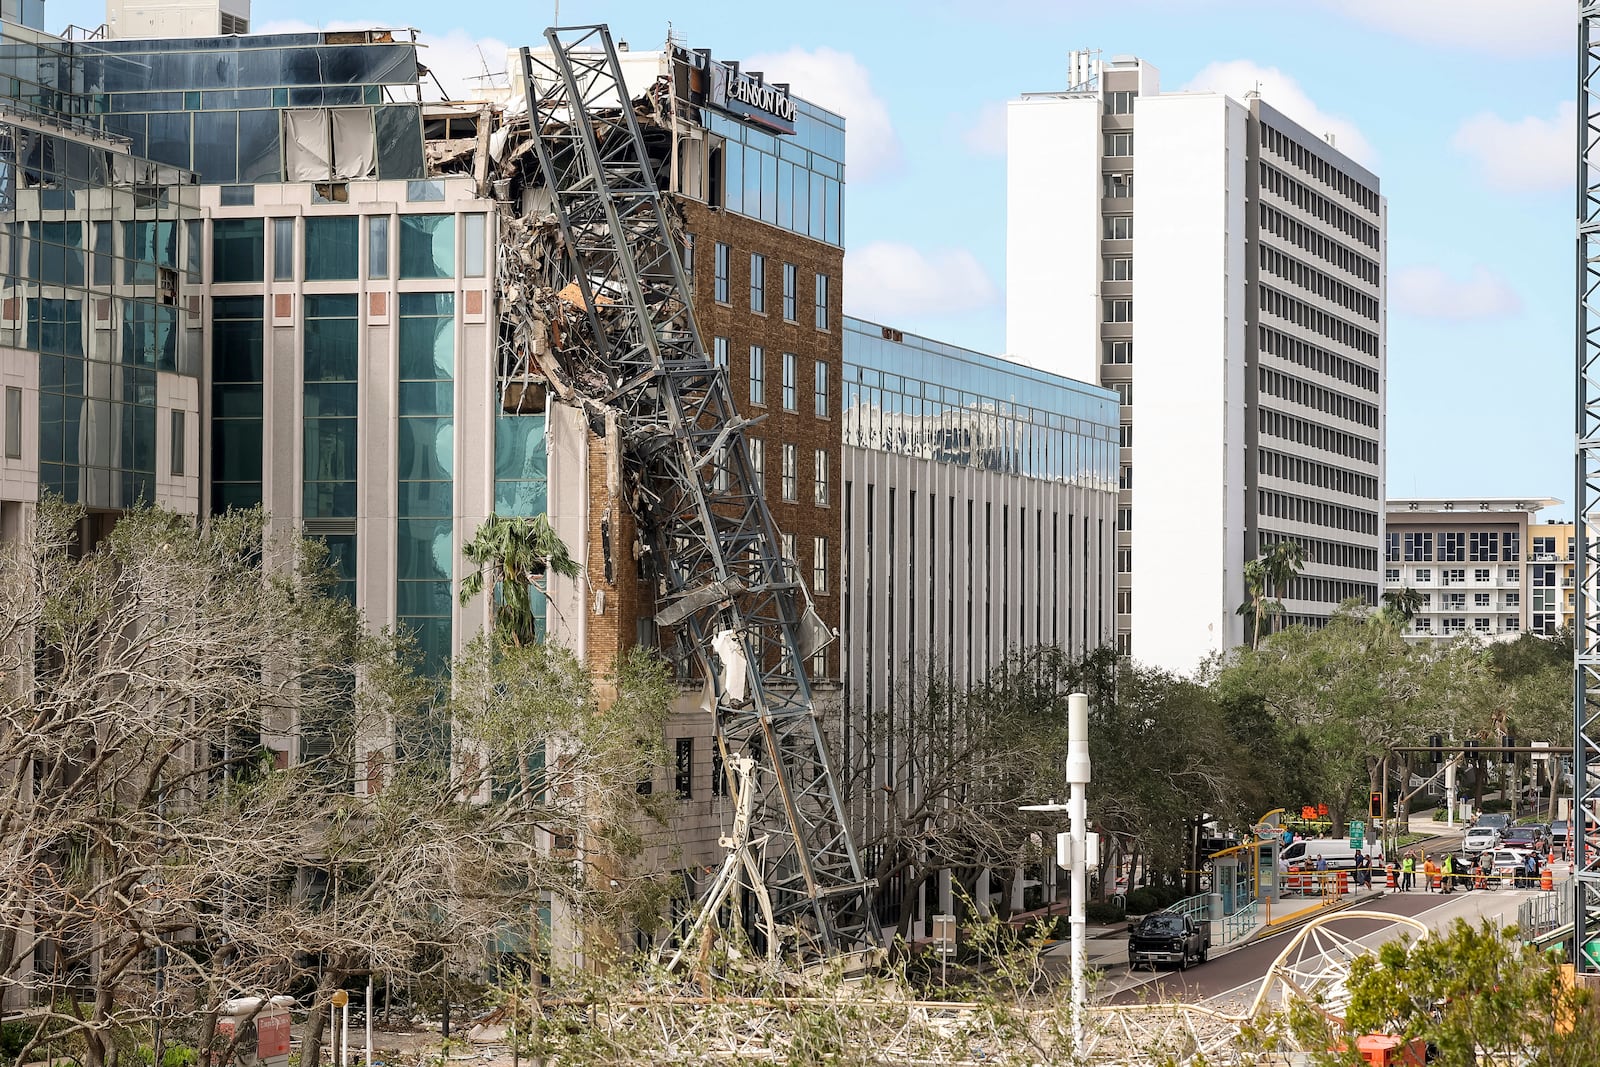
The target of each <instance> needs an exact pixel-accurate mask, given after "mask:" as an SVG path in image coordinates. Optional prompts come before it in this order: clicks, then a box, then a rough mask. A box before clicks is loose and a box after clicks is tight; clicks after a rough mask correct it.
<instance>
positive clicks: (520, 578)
mask: <svg viewBox="0 0 1600 1067" xmlns="http://www.w3.org/2000/svg"><path fill="white" fill-rule="evenodd" d="M461 551H462V553H463V554H464V555H465V556H466V557H467V559H468V560H470V561H472V562H473V563H474V564H476V565H477V568H478V569H477V570H475V571H473V572H472V573H471V574H469V575H467V576H466V577H465V578H463V579H461V603H462V604H463V605H465V604H466V603H467V602H468V601H470V600H471V599H472V598H473V597H475V596H477V595H478V594H479V593H481V592H483V586H484V573H485V572H486V571H487V572H488V573H489V574H490V575H491V577H492V582H493V585H492V589H493V591H494V593H495V600H496V603H495V611H494V615H495V629H496V630H497V631H499V632H500V634H501V635H502V636H503V637H505V638H507V639H509V640H510V641H511V642H512V643H513V644H515V645H516V646H518V647H519V648H520V647H522V646H523V645H525V644H529V643H531V642H533V641H534V640H536V638H537V633H536V630H535V624H534V617H533V583H534V580H535V579H537V578H539V577H541V576H543V575H544V573H545V571H546V570H553V571H555V572H556V573H557V574H559V575H561V576H562V577H563V578H576V577H577V576H578V570H579V568H578V563H577V561H576V560H574V559H573V558H572V556H571V554H570V553H568V551H567V545H566V542H565V541H563V540H561V535H560V534H558V533H556V531H555V528H554V527H552V526H551V525H550V520H549V519H547V518H545V516H543V515H535V516H534V517H533V518H531V519H529V518H501V517H500V516H498V515H490V516H489V517H488V518H487V519H485V520H484V521H483V525H482V526H479V527H478V531H477V533H475V534H473V535H472V540H471V541H469V542H467V543H466V545H464V546H463V547H462V549H461Z"/></svg>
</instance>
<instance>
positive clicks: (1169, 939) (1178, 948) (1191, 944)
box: [1128, 911, 1211, 971]
mask: <svg viewBox="0 0 1600 1067" xmlns="http://www.w3.org/2000/svg"><path fill="white" fill-rule="evenodd" d="M1210 954H1211V924H1210V923H1200V922H1195V920H1194V917H1193V916H1190V915H1180V914H1178V913H1177V912H1174V911H1158V912H1156V913H1155V914H1153V915H1146V916H1145V917H1144V918H1143V919H1140V920H1139V923H1138V925H1136V926H1134V927H1132V928H1131V929H1130V930H1129V931H1128V969H1129V970H1137V969H1138V968H1139V967H1140V966H1141V965H1143V964H1149V965H1150V966H1151V967H1154V966H1155V965H1156V964H1158V963H1172V964H1176V965H1177V967H1178V970H1180V971H1181V970H1184V969H1185V968H1187V967H1188V966H1189V962H1190V961H1191V960H1193V961H1194V962H1196V963H1204V962H1205V961H1206V958H1207V957H1208V956H1209V955H1210Z"/></svg>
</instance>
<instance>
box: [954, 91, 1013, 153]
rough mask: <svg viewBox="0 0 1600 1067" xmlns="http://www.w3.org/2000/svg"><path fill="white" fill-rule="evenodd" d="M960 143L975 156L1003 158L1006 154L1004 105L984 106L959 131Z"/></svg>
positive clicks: (989, 104)
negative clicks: (968, 123)
mask: <svg viewBox="0 0 1600 1067" xmlns="http://www.w3.org/2000/svg"><path fill="white" fill-rule="evenodd" d="M961 141H962V143H963V144H965V145H966V146H967V150H968V151H970V152H971V153H972V154H973V155H975V156H1003V155H1005V154H1006V105H1005V103H1004V102H995V101H991V102H989V103H987V104H984V105H983V107H982V108H980V109H979V110H978V113H977V115H975V116H973V119H972V122H971V124H970V125H968V126H967V128H966V129H964V130H962V131H961Z"/></svg>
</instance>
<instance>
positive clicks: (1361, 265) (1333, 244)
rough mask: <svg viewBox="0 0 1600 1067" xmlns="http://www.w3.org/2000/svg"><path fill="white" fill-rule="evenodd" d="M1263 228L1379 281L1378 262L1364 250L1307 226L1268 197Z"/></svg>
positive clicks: (1364, 277)
mask: <svg viewBox="0 0 1600 1067" xmlns="http://www.w3.org/2000/svg"><path fill="white" fill-rule="evenodd" d="M1260 217H1261V228H1262V229H1263V230H1266V231H1267V232H1268V233H1270V234H1274V235H1275V236H1278V237H1282V238H1283V239H1284V240H1285V241H1288V242H1289V243H1290V244H1293V245H1295V246H1297V247H1299V248H1300V249H1302V250H1304V251H1306V252H1310V253H1311V254H1312V255H1314V256H1316V257H1317V258H1319V259H1322V260H1324V261H1326V262H1328V263H1331V264H1333V265H1334V266H1336V267H1338V268H1339V269H1340V270H1342V271H1344V272H1346V273H1348V274H1354V275H1355V276H1356V277H1357V278H1360V279H1361V280H1362V281H1364V282H1367V283H1368V284H1369V285H1377V284H1378V277H1379V274H1380V271H1379V269H1378V262H1377V260H1374V259H1368V258H1367V257H1366V256H1364V255H1362V254H1361V253H1360V252H1357V251H1355V250H1354V249H1351V248H1346V247H1345V246H1344V245H1342V244H1340V243H1339V242H1338V241H1335V240H1334V239H1333V238H1331V237H1329V236H1328V235H1327V234H1325V233H1323V232H1322V231H1321V230H1319V229H1317V228H1315V227H1314V226H1307V225H1306V224H1305V223H1303V222H1301V221H1300V220H1299V219H1297V218H1295V217H1294V216H1292V215H1290V214H1288V213H1287V212H1283V211H1279V210H1278V209H1277V208H1275V207H1273V206H1272V205H1271V204H1269V203H1267V202H1266V201H1262V202H1261V216H1260Z"/></svg>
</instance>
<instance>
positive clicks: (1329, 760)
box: [1213, 606, 1418, 830]
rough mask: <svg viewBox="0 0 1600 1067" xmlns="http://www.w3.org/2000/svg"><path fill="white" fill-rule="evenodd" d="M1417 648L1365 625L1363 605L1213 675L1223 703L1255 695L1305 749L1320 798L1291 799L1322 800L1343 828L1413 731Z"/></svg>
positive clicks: (1282, 635)
mask: <svg viewBox="0 0 1600 1067" xmlns="http://www.w3.org/2000/svg"><path fill="white" fill-rule="evenodd" d="M1416 670H1418V662H1416V654H1414V651H1413V648H1411V646H1410V645H1406V641H1405V640H1403V638H1402V637H1400V635H1398V632H1395V630H1394V629H1390V627H1373V625H1368V624H1366V613H1365V611H1363V609H1358V608H1355V606H1352V608H1346V609H1341V611H1338V613H1334V616H1333V617H1331V619H1330V621H1328V625H1325V627H1322V629H1317V630H1312V629H1307V627H1299V625H1296V627H1290V629H1286V630H1282V632H1278V633H1274V635H1272V637H1269V638H1267V640H1266V641H1262V645H1261V648H1256V649H1248V648H1240V649H1235V651H1234V653H1232V654H1229V656H1227V657H1224V659H1222V661H1221V664H1219V667H1218V669H1216V673H1214V680H1213V688H1214V693H1216V696H1218V699H1221V701H1222V702H1224V704H1226V705H1237V704H1240V702H1246V701H1251V699H1259V701H1261V704H1262V705H1264V707H1266V709H1267V710H1269V712H1270V713H1272V717H1274V718H1275V720H1277V723H1278V726H1280V729H1282V731H1283V733H1285V734H1286V736H1296V737H1299V741H1301V742H1302V744H1304V745H1306V747H1307V755H1309V760H1307V761H1306V763H1304V765H1302V766H1306V768H1309V769H1312V771H1314V777H1312V782H1309V785H1310V787H1312V789H1315V790H1317V795H1312V797H1298V798H1294V797H1285V798H1283V801H1288V803H1294V801H1299V803H1326V805H1328V808H1330V813H1331V814H1333V817H1334V829H1336V830H1341V829H1342V825H1344V819H1346V816H1347V813H1349V809H1350V805H1352V800H1354V798H1355V795H1357V793H1360V792H1365V790H1366V789H1378V787H1379V785H1378V765H1379V760H1381V758H1382V755H1384V753H1386V752H1387V750H1389V747H1390V745H1392V744H1397V742H1398V741H1402V739H1406V737H1410V734H1411V729H1410V726H1408V721H1406V717H1405V704H1406V699H1408V697H1410V694H1411V691H1413V689H1414V686H1416Z"/></svg>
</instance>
